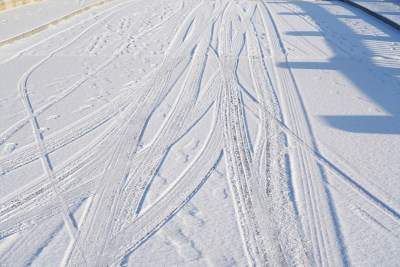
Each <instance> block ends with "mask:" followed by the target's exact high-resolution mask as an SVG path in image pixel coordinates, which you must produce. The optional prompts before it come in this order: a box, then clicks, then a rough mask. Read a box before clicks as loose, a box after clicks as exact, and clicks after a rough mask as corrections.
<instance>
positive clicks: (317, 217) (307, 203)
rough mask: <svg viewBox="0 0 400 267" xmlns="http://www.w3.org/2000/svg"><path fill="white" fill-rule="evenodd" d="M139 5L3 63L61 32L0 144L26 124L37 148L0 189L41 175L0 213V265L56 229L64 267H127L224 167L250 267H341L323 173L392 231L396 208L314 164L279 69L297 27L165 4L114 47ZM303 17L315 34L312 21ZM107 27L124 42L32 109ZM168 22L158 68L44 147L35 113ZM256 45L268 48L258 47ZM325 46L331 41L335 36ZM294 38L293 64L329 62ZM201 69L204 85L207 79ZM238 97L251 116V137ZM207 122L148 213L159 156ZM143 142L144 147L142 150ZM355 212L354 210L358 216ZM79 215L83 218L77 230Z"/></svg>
mask: <svg viewBox="0 0 400 267" xmlns="http://www.w3.org/2000/svg"><path fill="white" fill-rule="evenodd" d="M158 1H159V2H160V4H163V3H164V2H163V0H158ZM79 3H83V1H79ZM138 4H143V5H145V4H146V1H140V0H131V1H120V2H118V3H115V4H113V5H111V6H110V7H107V8H105V10H104V11H102V12H100V13H98V14H95V15H93V16H92V17H89V18H88V19H85V20H82V21H80V22H77V23H76V24H74V25H73V26H71V27H68V28H66V29H63V30H61V31H59V32H56V33H54V34H52V35H51V36H48V37H46V38H44V39H43V40H40V41H38V42H36V43H34V44H32V45H30V46H29V47H27V48H25V49H23V50H21V51H19V52H17V53H16V54H15V55H13V56H11V57H9V58H7V59H6V60H4V61H3V62H1V63H0V65H6V64H7V63H9V62H12V61H13V60H16V59H18V58H21V57H22V56H23V55H24V54H25V53H28V52H32V51H35V49H40V45H42V44H45V43H46V42H51V41H53V40H55V39H56V38H58V37H60V36H61V35H62V34H63V33H67V32H68V33H70V34H71V37H70V39H69V40H68V41H67V42H65V43H64V44H63V45H62V46H60V47H57V48H56V49H54V50H52V51H51V52H49V53H48V54H47V55H44V56H42V58H41V59H40V60H38V61H37V62H36V63H34V64H33V65H32V66H31V67H29V68H28V70H27V71H26V72H25V73H24V74H23V75H22V76H21V77H20V79H19V82H18V90H19V91H18V92H19V95H20V98H21V100H22V102H23V105H24V108H25V112H26V116H25V118H23V119H22V120H20V121H18V122H16V123H14V124H13V125H12V126H11V127H9V128H8V129H6V130H4V131H3V132H2V133H0V147H1V146H2V145H3V144H5V143H6V141H8V140H9V139H10V138H11V137H13V136H14V135H15V134H16V133H17V132H19V131H21V130H22V129H23V128H24V126H26V125H28V124H30V126H31V128H32V129H31V130H32V131H31V134H32V135H33V136H34V137H35V142H34V143H31V144H28V145H25V146H23V147H20V148H18V149H17V150H15V151H13V152H12V153H10V154H8V155H3V156H1V157H0V178H1V176H2V175H9V174H12V173H13V172H14V171H16V170H17V169H19V168H22V167H26V166H27V165H28V164H29V163H31V162H34V161H37V160H40V161H41V163H42V168H43V175H41V176H40V177H35V179H34V180H33V181H32V182H31V183H30V184H28V185H26V186H24V187H22V188H19V189H18V190H16V191H14V192H12V193H11V194H10V195H8V196H7V197H5V198H3V199H1V201H0V239H3V238H6V237H10V236H13V235H18V236H19V238H17V239H16V240H15V241H13V242H11V244H10V245H8V247H7V249H5V250H4V251H2V252H1V254H0V265H3V264H4V265H12V264H16V265H19V266H30V265H31V264H32V263H35V261H36V259H37V258H38V256H39V255H40V253H41V251H42V250H43V249H44V248H46V247H47V246H49V244H51V242H52V241H54V239H55V238H56V237H57V236H60V235H61V232H62V230H63V229H64V227H65V228H66V230H68V233H69V237H70V243H69V245H68V248H67V249H66V250H65V252H64V255H63V257H62V258H61V259H60V262H61V265H62V266H111V265H112V266H115V265H122V263H123V264H127V263H128V261H129V256H130V255H132V254H133V253H135V252H136V251H137V250H138V249H139V248H140V247H141V246H142V245H143V244H144V243H145V242H146V241H147V240H149V239H150V238H151V237H152V236H153V235H154V234H156V233H157V231H158V230H160V229H161V228H162V227H163V226H165V225H166V224H167V223H168V222H169V221H171V220H172V218H173V217H174V216H175V215H176V214H177V213H178V212H179V211H180V210H181V209H182V208H183V207H184V206H185V205H186V204H187V203H188V202H189V201H191V199H192V198H193V197H194V196H195V195H196V194H197V192H198V191H199V190H201V188H202V186H203V185H204V183H206V182H207V180H208V178H209V177H210V176H211V174H212V173H213V171H214V170H215V169H216V168H217V167H218V165H219V163H220V162H221V161H222V160H223V161H224V162H225V166H226V170H225V171H226V176H227V178H226V179H227V182H228V185H229V188H230V191H231V196H232V202H233V203H232V204H233V207H234V210H235V216H236V223H237V225H238V228H239V230H240V236H241V243H242V246H243V250H244V251H245V256H246V258H247V262H248V265H250V266H282V265H286V266H287V265H288V266H309V265H316V266H343V265H346V263H347V259H346V255H345V253H344V252H343V246H344V244H342V242H343V240H342V239H341V237H340V236H338V235H340V233H339V230H337V229H336V226H337V225H336V224H337V223H338V222H336V221H335V220H336V215H335V214H333V212H334V211H333V210H332V203H331V201H332V200H331V199H330V197H329V192H328V189H327V188H326V181H325V176H324V175H325V174H324V173H325V171H327V172H331V173H333V175H334V176H335V177H337V178H338V180H339V181H341V182H342V183H344V184H345V185H346V186H347V188H348V189H351V190H352V191H353V192H356V193H357V194H358V195H359V196H360V197H361V198H360V199H364V200H366V201H367V202H368V203H370V204H371V205H372V207H374V208H377V209H378V210H379V211H380V212H382V213H384V214H386V215H387V216H388V217H390V218H391V219H393V221H395V222H396V223H398V221H399V220H400V216H399V214H398V213H397V212H396V211H395V210H393V209H391V208H390V206H389V205H387V204H386V203H384V202H383V201H381V200H380V199H379V198H378V196H375V195H373V194H371V193H370V192H369V191H367V189H366V188H363V187H362V186H361V185H359V184H358V183H357V182H356V180H355V179H352V178H351V177H349V176H348V175H346V174H345V173H344V172H343V171H341V170H340V169H339V168H337V167H336V166H335V165H334V164H332V163H331V162H330V161H329V159H327V158H325V157H324V156H323V155H321V154H320V153H319V152H318V147H317V144H316V140H315V138H314V136H313V132H312V128H311V126H310V122H309V120H308V115H307V110H306V108H305V106H304V103H303V100H302V98H301V94H300V90H299V88H298V85H297V83H296V78H295V76H294V74H293V72H292V71H291V69H290V63H289V62H288V59H287V52H286V49H285V44H288V43H285V42H284V40H283V39H282V36H281V34H280V32H282V31H294V30H295V29H294V27H293V26H291V25H290V24H289V22H287V21H285V19H283V18H281V17H279V16H277V15H276V11H275V9H274V7H273V5H271V4H269V3H265V2H263V1H250V2H245V1H218V2H216V1H198V2H196V1H188V0H181V1H176V3H175V5H174V4H171V6H169V8H171V9H172V11H170V13H166V12H165V10H164V11H163V10H162V9H160V10H161V11H160V12H165V13H164V15H163V16H162V17H161V18H162V19H160V21H157V23H156V24H154V25H151V26H148V27H147V28H146V29H145V30H143V29H142V30H141V31H139V32H138V31H136V32H135V33H133V34H132V33H131V34H128V33H127V35H126V36H125V35H124V32H123V31H122V28H123V27H126V28H127V29H129V27H134V26H133V25H132V21H130V20H129V17H128V15H124V16H121V17H119V16H120V14H121V12H123V11H124V10H128V9H129V8H132V7H134V6H135V5H138ZM164 4H165V3H164ZM154 5H156V4H154ZM286 9H289V10H290V8H289V7H287V8H286ZM291 11H292V12H294V10H291ZM153 15H154V16H158V15H159V14H153ZM301 18H302V19H303V20H304V21H305V22H306V23H308V24H309V25H310V26H311V27H314V28H315V27H317V26H315V25H314V24H313V22H312V20H308V19H305V18H303V17H301ZM107 21H117V22H118V23H119V24H118V25H119V26H118V27H119V28H120V29H121V31H122V32H121V40H119V41H120V42H119V43H118V45H117V47H116V48H115V49H114V52H113V53H111V54H110V55H109V56H108V57H107V58H106V59H105V60H104V61H103V62H100V63H98V64H97V65H96V67H94V68H93V70H92V71H89V72H87V73H86V74H82V76H80V77H78V78H77V80H76V81H74V82H73V83H72V84H71V85H70V86H68V87H67V88H65V89H64V90H63V91H62V92H61V93H60V94H58V96H57V97H56V98H53V99H51V100H46V101H44V102H42V103H41V105H40V106H38V107H36V106H34V103H32V100H31V98H30V94H29V91H28V88H29V79H30V77H31V76H32V75H33V74H34V73H35V71H37V70H38V69H40V68H42V67H43V66H44V65H45V64H50V63H51V59H52V58H53V57H54V56H56V55H58V54H59V53H61V52H62V51H63V50H65V49H67V48H73V47H74V46H79V45H80V44H81V42H83V38H87V37H92V38H91V39H90V40H92V42H90V43H88V44H87V47H86V44H85V48H87V50H85V51H87V52H88V53H89V54H93V53H96V51H95V50H96V45H97V43H98V42H99V41H100V40H102V39H104V38H106V37H107V35H106V34H104V33H101V34H100V35H99V34H97V35H96V29H97V27H100V26H101V25H102V24H104V23H106V22H107ZM177 22H179V26H178V27H177V29H176V31H174V36H173V38H171V39H170V42H169V43H168V45H167V46H166V47H167V49H166V52H165V55H164V56H163V58H162V61H161V64H160V65H159V66H158V67H154V68H152V70H151V71H150V72H148V74H146V75H143V77H142V79H141V80H140V81H139V82H138V83H137V84H136V85H129V87H128V89H127V90H124V91H121V92H119V93H118V94H116V95H115V96H114V97H113V98H112V100H111V101H109V102H108V103H106V104H104V105H103V106H102V107H100V108H98V109H96V110H94V111H93V112H91V113H89V114H88V115H86V116H84V117H82V118H80V119H79V120H77V121H75V122H74V123H72V124H70V125H67V126H66V127H64V128H61V129H59V130H57V131H56V132H53V133H51V134H49V135H46V136H45V135H44V134H43V133H42V132H41V128H40V125H39V123H40V122H39V116H40V115H41V114H43V113H44V112H45V111H47V110H49V109H50V108H52V107H56V106H57V104H58V103H60V102H63V101H64V100H66V99H67V97H68V96H69V95H71V94H73V93H74V92H75V91H78V90H79V89H80V88H81V87H82V86H83V85H84V84H85V83H87V82H88V81H91V80H92V79H94V78H95V76H96V75H98V74H101V73H105V72H107V70H109V69H111V67H112V65H117V64H118V63H119V62H120V61H119V60H122V58H127V57H129V53H126V52H127V51H128V49H129V48H130V47H131V45H132V42H133V40H136V39H139V38H144V37H148V36H151V35H152V34H157V33H160V32H162V31H163V29H164V28H163V27H164V26H166V25H167V24H168V23H177ZM142 23H143V24H146V22H145V21H143V22H142ZM277 24H279V27H278V26H277ZM281 25H282V26H281ZM146 26H147V24H146ZM317 30H318V29H317ZM264 33H265V34H266V36H267V44H261V40H260V36H261V35H262V34H264ZM92 35H93V36H92ZM326 38H327V39H329V40H330V42H333V43H335V40H333V39H332V37H329V36H328V37H326ZM298 39H299V40H298V42H296V44H288V45H291V46H293V47H295V48H296V49H297V50H299V51H302V53H306V51H308V50H310V47H312V49H311V50H312V51H313V53H312V54H309V55H308V56H310V57H327V54H326V53H325V52H324V51H323V49H320V48H319V47H317V46H316V45H314V44H313V43H311V42H309V41H308V40H307V39H306V38H304V37H303V38H298ZM265 45H267V47H268V48H267V49H265V48H264V47H263V46H265ZM338 47H340V46H339V45H338ZM311 50H310V51H311ZM342 51H343V52H344V53H346V54H347V55H348V56H351V55H350V54H349V53H348V52H346V50H343V49H342ZM243 62H246V66H247V65H248V68H249V70H248V71H249V72H248V73H250V75H251V77H249V78H250V84H251V85H250V86H253V87H254V92H255V93H254V95H252V93H250V91H249V90H247V89H248V88H246V87H245V86H244V85H243V84H244V83H242V82H241V81H240V79H241V78H240V75H239V71H240V70H239V65H241V63H243ZM278 65H279V67H278ZM209 68H211V69H212V74H211V75H209V76H208V77H206V75H205V73H206V72H207V71H209ZM246 86H248V85H247V84H246ZM171 94H176V96H175V98H174V100H173V101H172V103H171V105H170V109H169V111H168V112H167V114H166V116H165V118H164V119H163V121H162V123H160V125H158V128H157V130H156V131H154V132H151V130H149V128H150V127H149V125H150V124H151V122H152V120H153V119H154V117H155V116H156V114H157V111H158V110H159V108H160V107H161V106H162V104H164V103H166V102H167V99H168V96H170V95H171ZM245 97H247V99H250V101H252V102H254V105H255V106H256V108H257V109H256V113H257V114H256V122H257V131H256V135H255V136H253V139H252V138H251V136H250V126H249V124H251V123H252V121H249V120H248V117H247V116H246V113H247V106H246V101H248V100H247V99H245ZM249 109H250V108H249ZM251 112H253V111H251ZM206 115H209V116H210V115H211V117H212V120H211V122H209V125H208V126H209V128H207V130H206V131H207V135H206V137H205V138H204V140H202V143H201V145H200V148H199V150H198V151H196V154H194V156H193V158H192V159H191V161H190V162H189V163H188V164H187V165H186V166H185V167H184V168H183V170H182V171H181V172H180V173H176V177H174V180H173V181H172V182H171V183H170V184H169V185H168V186H167V188H165V189H164V191H163V192H159V193H160V194H159V196H158V198H157V199H156V200H154V201H152V202H151V203H149V204H148V205H146V206H145V205H144V203H145V201H146V199H147V196H148V194H149V192H150V190H151V189H152V186H153V184H154V180H155V179H156V176H157V174H158V173H159V172H160V170H161V169H162V167H163V166H164V163H165V162H166V161H167V158H169V157H171V156H172V155H171V154H172V153H170V151H171V150H173V149H174V148H175V147H176V146H177V145H178V144H180V141H182V140H183V139H184V137H185V136H187V135H189V134H191V133H192V131H194V129H196V126H197V125H198V124H199V122H200V121H202V120H203V119H204V118H205V117H206ZM91 133H96V134H97V135H95V137H94V138H93V139H92V140H91V141H89V142H87V143H86V144H85V146H84V147H81V148H79V149H78V150H77V151H76V152H75V154H74V155H73V156H71V157H70V158H68V159H67V160H66V161H65V162H62V163H59V164H58V165H56V167H54V166H53V162H52V160H51V159H50V157H49V154H51V153H53V152H56V151H58V150H60V149H62V148H64V147H66V146H68V145H69V144H73V143H74V142H75V141H77V140H79V139H80V138H83V137H85V136H87V135H89V134H91ZM147 135H150V137H148V138H150V140H147V139H146V140H147V141H146V142H147V143H146V144H142V143H143V140H145V136H146V137H147ZM288 147H291V149H290V150H289V149H288ZM288 159H289V160H288ZM288 170H290V171H288ZM292 195H294V197H293V198H292ZM345 197H348V196H347V195H346V196H345ZM348 198H349V199H351V198H350V197H348ZM360 199H358V202H362V201H360ZM358 202H357V203H356V202H355V203H353V204H352V205H362V204H360V203H358ZM78 209H83V210H84V211H83V214H82V215H81V217H80V220H79V221H76V218H75V217H74V215H75V214H76V212H77V210H78ZM353 209H356V208H353ZM365 209H366V210H367V208H365ZM365 213H368V211H365ZM369 219H370V220H372V221H373V223H377V224H378V226H379V227H380V229H383V231H384V232H385V233H387V234H393V233H392V232H391V231H390V229H389V227H390V225H389V222H386V221H385V222H382V223H380V224H379V223H378V222H376V220H375V219H374V218H373V216H370V217H369ZM48 225H51V227H48ZM394 234H396V233H394ZM31 236H33V237H34V238H31ZM36 237H38V238H36ZM397 237H398V236H397ZM38 244H39V245H38ZM20 255H26V257H20ZM18 257H19V258H18Z"/></svg>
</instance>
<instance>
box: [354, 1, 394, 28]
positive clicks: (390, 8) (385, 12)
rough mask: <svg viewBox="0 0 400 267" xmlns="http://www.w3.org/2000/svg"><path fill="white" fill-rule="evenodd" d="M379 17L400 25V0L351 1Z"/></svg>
mask: <svg viewBox="0 0 400 267" xmlns="http://www.w3.org/2000/svg"><path fill="white" fill-rule="evenodd" d="M350 1H351V2H354V3H356V4H358V5H360V6H363V7H365V8H367V9H369V10H371V11H373V12H376V13H378V14H379V15H381V16H383V17H386V18H388V19H390V20H391V21H393V22H395V23H397V24H400V1H399V0H350Z"/></svg>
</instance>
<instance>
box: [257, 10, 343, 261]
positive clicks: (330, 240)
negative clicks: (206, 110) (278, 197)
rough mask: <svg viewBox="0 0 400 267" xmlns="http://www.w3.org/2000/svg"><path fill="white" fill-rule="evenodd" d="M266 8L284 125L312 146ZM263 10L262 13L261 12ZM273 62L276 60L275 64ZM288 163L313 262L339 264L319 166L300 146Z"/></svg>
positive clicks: (266, 19)
mask: <svg viewBox="0 0 400 267" xmlns="http://www.w3.org/2000/svg"><path fill="white" fill-rule="evenodd" d="M262 4H263V7H264V10H265V12H261V16H262V18H263V23H264V26H265V28H266V32H268V33H269V34H268V40H269V43H270V46H271V49H272V54H273V59H274V62H275V63H276V62H277V61H278V62H282V63H283V64H284V67H281V68H276V69H275V73H276V74H277V81H278V86H279V90H280V91H281V92H282V94H281V95H282V98H283V99H282V103H283V108H284V111H285V112H284V120H286V123H285V124H286V125H288V127H289V128H291V129H292V131H293V132H294V133H295V134H296V136H298V137H299V138H300V139H301V140H303V141H304V142H306V143H308V144H309V145H310V146H314V141H313V136H312V133H311V129H310V127H309V124H308V120H307V117H306V116H307V115H306V113H305V110H304V106H303V104H302V100H301V97H300V96H299V93H298V89H297V85H296V81H295V80H294V77H293V74H292V73H291V71H290V68H289V65H288V63H287V59H286V53H285V50H284V47H283V45H282V41H281V39H280V35H279V33H278V31H277V29H276V25H275V23H274V20H273V17H272V15H271V13H270V11H269V9H268V7H267V5H266V4H265V3H262ZM264 13H265V14H264ZM275 65H276V64H275ZM290 141H292V140H291V139H289V142H290ZM291 156H292V160H291V165H292V168H293V169H294V172H296V173H298V175H296V176H295V177H293V178H294V180H295V181H296V182H295V189H296V191H297V190H299V191H298V192H295V194H296V196H297V199H298V203H297V206H298V210H299V213H300V218H301V219H302V225H303V231H304V234H305V236H306V238H307V239H308V240H309V241H311V248H310V249H311V252H312V255H313V258H314V260H313V261H314V262H315V263H316V264H321V265H330V266H340V265H343V264H344V263H343V256H342V254H341V249H340V246H339V242H338V239H337V236H336V232H335V228H334V224H333V219H332V214H331V213H330V208H329V204H328V199H327V195H326V188H325V186H324V180H323V179H324V178H323V176H322V173H321V170H320V166H319V165H318V162H317V161H315V159H314V158H312V157H310V155H309V154H308V153H306V152H305V151H304V149H303V148H302V147H298V148H296V150H295V151H294V153H292V154H291Z"/></svg>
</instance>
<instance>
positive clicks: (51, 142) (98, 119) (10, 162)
mask: <svg viewBox="0 0 400 267" xmlns="http://www.w3.org/2000/svg"><path fill="white" fill-rule="evenodd" d="M122 9H124V8H121V9H118V10H117V11H114V12H113V13H112V14H110V15H108V16H107V17H106V18H108V17H110V16H111V15H114V14H116V13H117V12H118V11H121V10H122ZM180 11H182V8H179V9H178V10H176V11H175V12H174V13H173V14H172V15H171V16H169V17H167V18H166V19H165V20H164V21H162V22H161V23H159V24H157V25H155V26H153V27H151V28H150V29H148V30H147V31H143V32H140V33H138V34H135V35H133V36H130V38H129V39H128V40H127V41H125V42H123V44H122V45H121V46H120V48H119V49H117V51H116V52H114V54H113V55H112V56H111V57H110V58H109V59H108V60H106V61H105V62H103V63H102V64H100V66H99V67H97V68H96V69H95V70H94V71H92V72H90V73H88V74H86V75H85V76H84V77H82V78H81V79H80V80H78V81H77V82H76V83H74V84H73V85H72V86H70V87H69V88H67V89H66V90H64V91H63V92H62V93H61V94H60V95H58V96H57V97H56V98H54V99H52V101H50V102H49V103H47V104H45V105H43V106H42V107H40V108H38V109H36V110H35V116H39V115H40V114H42V113H43V112H44V111H46V110H48V109H49V108H50V107H52V106H53V105H55V104H56V103H58V102H60V101H61V100H62V99H64V98H65V97H66V96H68V95H70V94H71V93H72V92H73V91H75V90H76V89H77V88H78V87H80V86H81V85H82V84H83V83H85V82H87V81H88V80H89V79H90V78H92V77H93V76H94V75H95V74H97V73H99V72H100V71H102V70H104V69H105V68H106V67H107V66H108V65H110V64H111V63H112V62H114V61H115V60H116V59H117V58H118V57H119V56H120V55H121V54H122V53H123V52H124V51H125V50H126V49H127V48H128V47H129V46H130V43H131V42H132V40H134V39H136V38H139V37H143V36H146V35H147V34H149V33H151V32H153V31H155V30H157V29H159V28H160V27H161V26H162V25H164V24H165V23H166V22H168V21H169V20H170V19H171V18H172V17H173V16H175V15H176V14H177V13H178V12H180ZM106 18H104V19H103V20H100V21H98V22H96V23H95V24H93V25H92V26H90V27H89V28H87V29H85V30H84V31H83V32H82V33H81V34H80V35H78V37H76V38H75V39H73V40H72V41H70V42H69V43H67V44H66V45H64V46H63V47H60V48H58V49H56V50H55V51H53V53H51V54H50V55H49V56H48V57H47V58H45V59H43V61H42V62H41V63H40V64H39V65H38V66H37V67H39V66H40V65H41V64H43V63H44V62H46V61H47V60H48V59H49V58H50V57H51V56H52V55H54V54H56V53H57V52H59V51H61V50H62V49H64V48H65V47H67V46H69V45H70V44H71V43H73V42H75V41H76V40H77V39H79V38H80V37H81V36H82V35H84V34H85V33H86V32H87V31H89V29H90V28H92V27H94V26H95V25H97V24H98V23H101V22H103V21H104V20H105V19H106ZM157 74H158V71H154V72H152V73H150V74H149V75H148V77H147V79H148V80H151V79H154V78H155V77H156V75H157ZM135 93H136V91H135V90H132V91H130V92H127V93H124V94H122V95H120V96H117V97H116V99H115V100H114V101H111V102H110V104H107V105H106V106H105V107H102V108H101V109H100V110H99V111H96V112H94V113H91V114H89V115H88V117H85V118H84V119H81V120H79V121H78V122H76V123H74V124H73V125H70V126H68V127H67V129H66V130H61V131H58V132H57V133H54V134H52V135H51V136H49V137H48V138H47V139H46V140H48V141H46V149H48V153H51V152H53V151H55V150H57V149H59V148H60V147H62V146H64V145H66V144H68V143H70V142H72V141H74V140H76V139H78V138H79V137H81V136H83V135H85V134H87V133H88V132H90V131H92V130H93V129H95V128H97V127H99V126H100V125H102V124H104V123H105V122H107V121H108V120H110V119H111V118H113V117H115V116H116V115H117V114H118V113H119V112H120V111H121V109H124V108H125V107H126V106H127V105H128V104H129V103H131V102H132V101H133V100H134V99H135V97H136V94H135ZM27 122H28V119H27V118H26V119H23V120H21V121H20V122H18V123H16V125H14V126H12V127H11V128H10V129H9V130H7V131H6V132H5V133H3V134H2V136H1V137H0V139H1V140H2V141H1V142H0V145H1V144H3V143H4V142H5V141H6V140H7V139H8V138H10V137H11V136H12V135H13V134H15V133H16V132H17V131H18V130H19V129H21V128H22V127H23V126H24V125H26V123H27ZM47 142H48V144H47ZM37 157H38V150H37V147H35V146H34V145H27V146H25V147H22V148H20V149H18V150H17V151H15V153H13V154H10V155H9V156H7V157H5V158H2V159H1V158H0V166H2V169H0V173H1V172H2V173H5V172H9V171H12V170H14V169H15V168H18V167H20V166H23V165H25V164H27V163H29V162H31V161H33V160H35V159H37Z"/></svg>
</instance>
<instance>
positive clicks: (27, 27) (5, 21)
mask: <svg viewBox="0 0 400 267" xmlns="http://www.w3.org/2000/svg"><path fill="white" fill-rule="evenodd" d="M100 2H102V0H74V1H65V0H44V1H42V2H33V3H31V4H29V5H24V6H20V7H17V8H12V9H8V10H6V11H3V12H2V13H1V16H0V32H1V36H0V42H1V41H5V40H8V39H11V38H12V37H14V36H18V35H20V34H23V33H26V32H29V31H31V30H34V29H36V28H38V27H40V26H42V25H46V24H48V23H51V22H53V21H55V20H57V19H59V18H61V17H64V16H67V15H69V14H71V13H73V12H76V11H78V10H80V9H82V8H85V7H88V6H91V5H93V4H97V3H100Z"/></svg>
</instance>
